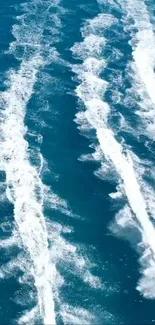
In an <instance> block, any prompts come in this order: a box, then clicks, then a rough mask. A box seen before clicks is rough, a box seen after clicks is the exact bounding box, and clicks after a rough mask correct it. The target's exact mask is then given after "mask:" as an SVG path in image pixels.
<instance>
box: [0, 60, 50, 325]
mask: <svg viewBox="0 0 155 325" xmlns="http://www.w3.org/2000/svg"><path fill="white" fill-rule="evenodd" d="M41 64H42V60H41V58H40V57H39V56H35V57H33V58H31V60H29V61H27V62H23V63H22V64H21V66H20V69H19V71H18V72H17V73H15V72H12V73H11V75H10V83H11V84H10V88H9V89H8V90H7V91H6V92H5V93H3V94H1V100H0V102H1V106H2V108H3V109H4V112H3V117H2V122H1V125H0V130H1V135H2V137H3V141H1V143H0V148H1V168H3V169H4V170H5V172H6V182H7V190H6V192H7V197H8V199H9V200H10V201H11V202H12V203H13V205H14V218H15V220H16V222H17V224H18V228H19V232H20V235H21V238H22V241H23V243H24V245H26V246H27V248H28V251H29V253H30V257H31V260H32V265H33V266H32V270H31V272H32V274H33V276H34V279H35V286H36V288H37V291H38V302H39V309H40V314H41V316H42V317H43V319H44V324H50V323H52V324H55V312H54V300H53V293H52V283H51V275H52V276H53V275H54V272H55V267H54V266H53V265H51V263H50V262H49V252H48V239H47V230H46V224H45V219H44V216H43V211H42V203H41V202H38V200H37V191H42V183H41V180H40V178H39V175H38V173H37V171H36V169H35V168H34V167H33V166H31V165H30V162H29V159H28V144H27V142H26V141H25V139H24V135H25V132H26V128H25V126H24V117H25V109H26V105H27V103H28V101H29V99H30V97H31V94H32V92H33V87H34V84H35V81H36V75H37V71H38V68H39V67H40V66H41Z"/></svg>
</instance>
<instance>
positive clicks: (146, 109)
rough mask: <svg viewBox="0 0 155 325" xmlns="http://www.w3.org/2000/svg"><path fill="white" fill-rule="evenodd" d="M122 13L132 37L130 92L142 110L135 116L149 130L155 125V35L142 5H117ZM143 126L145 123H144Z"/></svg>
mask: <svg viewBox="0 0 155 325" xmlns="http://www.w3.org/2000/svg"><path fill="white" fill-rule="evenodd" d="M119 4H120V7H121V8H122V9H123V17H124V18H123V21H124V26H125V27H124V28H125V29H127V31H128V32H129V34H130V36H131V40H130V41H129V44H130V45H131V47H132V57H133V62H132V63H131V69H132V74H133V73H134V79H135V80H134V79H133V84H134V85H133V88H134V89H136V92H137V93H138V94H139V96H140V100H141V103H140V106H141V107H142V108H143V110H142V111H140V112H138V114H139V115H140V116H141V117H142V118H143V117H144V118H146V120H147V128H148V130H149V129H150V131H151V128H153V130H154V123H155V114H154V107H155V91H154V89H155V73H154V67H155V34H154V26H153V25H152V23H151V19H150V14H149V11H148V8H147V5H146V4H145V2H144V1H139V0H135V1H132V0H128V1H122V0H121V1H119ZM144 123H145V120H144Z"/></svg>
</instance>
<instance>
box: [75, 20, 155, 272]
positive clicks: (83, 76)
mask: <svg viewBox="0 0 155 325" xmlns="http://www.w3.org/2000/svg"><path fill="white" fill-rule="evenodd" d="M98 17H99V21H98V27H97V17H95V18H94V20H93V19H92V20H91V21H89V20H88V21H87V22H86V24H85V26H84V28H82V29H81V34H82V36H83V42H81V43H75V44H74V46H73V47H72V49H71V50H72V53H73V55H74V56H75V57H76V58H80V59H83V63H82V64H81V65H78V64H77V65H74V66H73V71H74V72H75V73H76V75H77V77H78V79H79V81H80V82H81V83H80V85H79V86H77V88H76V94H77V96H78V98H79V99H80V100H81V101H82V102H83V103H84V106H85V108H86V109H85V110H82V111H80V112H79V113H77V115H76V122H77V123H78V124H79V125H80V128H81V130H84V129H85V127H86V128H88V125H89V128H90V129H91V128H93V129H95V130H96V135H97V138H98V141H99V143H100V148H101V150H102V152H103V154H104V156H105V158H106V159H107V160H108V161H110V162H112V164H113V166H114V167H115V169H116V171H117V173H118V175H119V176H120V177H121V179H122V181H123V184H124V191H125V193H126V196H127V198H128V202H129V205H130V207H131V209H132V212H133V214H134V218H135V220H136V224H137V228H138V229H139V230H140V232H141V235H142V240H143V247H145V249H146V248H148V249H149V251H150V254H151V256H152V259H153V260H154V261H155V228H154V226H153V224H152V222H151V220H150V217H149V214H148V212H147V210H148V207H147V205H146V203H145V200H144V197H143V194H142V192H141V188H140V185H139V183H138V177H137V175H136V173H135V171H134V166H133V161H132V157H131V155H130V153H129V151H127V150H126V154H124V153H123V147H122V145H121V144H120V143H119V142H118V141H117V140H116V138H115V135H114V133H113V131H112V130H111V129H110V128H109V127H108V117H109V115H110V107H109V105H108V104H107V103H105V102H104V99H103V98H104V94H105V92H106V89H107V87H108V83H107V82H106V81H105V80H103V79H101V78H100V72H101V71H102V72H103V71H104V69H105V67H106V64H107V62H106V60H103V59H101V58H102V56H101V53H102V50H103V44H104V46H105V44H106V40H105V38H104V37H103V36H102V37H101V36H98V29H99V28H100V30H102V29H103V30H104V29H105V28H107V26H109V27H110V26H111V25H112V24H114V23H116V20H115V19H114V17H113V16H111V17H110V15H109V16H107V15H105V14H102V22H103V23H102V26H101V19H100V18H101V15H99V16H98ZM93 22H94V24H93ZM100 35H101V32H100ZM103 35H104V34H103ZM94 39H95V42H93V40H94ZM94 44H95V46H94ZM86 121H87V122H86ZM122 222H123V221H122ZM145 273H146V274H147V272H145Z"/></svg>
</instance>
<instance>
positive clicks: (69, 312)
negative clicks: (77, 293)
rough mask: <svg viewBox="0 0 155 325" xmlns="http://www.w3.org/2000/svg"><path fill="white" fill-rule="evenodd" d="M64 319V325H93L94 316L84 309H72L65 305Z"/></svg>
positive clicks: (62, 313)
mask: <svg viewBox="0 0 155 325" xmlns="http://www.w3.org/2000/svg"><path fill="white" fill-rule="evenodd" d="M61 315H62V319H63V321H64V324H75V325H76V324H77V325H79V324H84V325H87V324H92V321H93V320H94V318H95V317H94V315H93V314H92V313H90V312H88V311H87V310H85V309H84V308H77V307H72V306H69V305H67V304H66V305H65V304H64V305H63V308H62V311H61Z"/></svg>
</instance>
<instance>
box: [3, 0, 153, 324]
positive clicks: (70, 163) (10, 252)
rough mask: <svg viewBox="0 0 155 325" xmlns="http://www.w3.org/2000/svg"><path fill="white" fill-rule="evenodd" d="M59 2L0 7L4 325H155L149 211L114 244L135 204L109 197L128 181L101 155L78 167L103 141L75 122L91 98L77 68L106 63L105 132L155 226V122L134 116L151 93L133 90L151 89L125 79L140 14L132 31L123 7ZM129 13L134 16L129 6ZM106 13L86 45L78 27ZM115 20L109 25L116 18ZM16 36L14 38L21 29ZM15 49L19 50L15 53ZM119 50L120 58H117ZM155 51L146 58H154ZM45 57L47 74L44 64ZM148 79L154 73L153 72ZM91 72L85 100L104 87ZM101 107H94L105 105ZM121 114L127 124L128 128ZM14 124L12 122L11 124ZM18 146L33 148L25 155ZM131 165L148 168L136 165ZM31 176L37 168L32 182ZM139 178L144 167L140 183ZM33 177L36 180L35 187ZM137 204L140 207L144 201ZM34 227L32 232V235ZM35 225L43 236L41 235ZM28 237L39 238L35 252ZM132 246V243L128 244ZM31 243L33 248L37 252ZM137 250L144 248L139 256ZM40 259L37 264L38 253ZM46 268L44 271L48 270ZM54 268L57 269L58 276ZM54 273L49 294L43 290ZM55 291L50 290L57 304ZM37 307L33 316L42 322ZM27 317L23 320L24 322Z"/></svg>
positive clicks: (131, 19)
mask: <svg viewBox="0 0 155 325" xmlns="http://www.w3.org/2000/svg"><path fill="white" fill-rule="evenodd" d="M57 2H58V1H57ZM57 2H56V1H55V2H54V1H52V0H48V1H44V0H42V1H38V0H32V1H26V2H24V1H23V2H22V1H20V0H18V1H14V0H9V1H1V3H0V18H1V19H0V35H1V36H0V78H1V82H0V90H1V95H0V106H1V115H0V118H1V121H0V123H1V125H2V127H1V130H0V155H1V159H0V181H1V189H0V191H1V198H2V199H1V204H0V218H1V226H0V236H1V245H0V247H1V253H0V265H1V270H0V285H1V297H0V324H17V323H21V324H48V323H47V319H48V322H49V318H50V317H47V315H50V313H51V315H52V316H51V324H53V319H54V318H55V320H56V324H64V325H65V324H67V325H69V324H72V325H74V324H82V323H84V324H93V325H95V324H105V325H106V324H126V325H127V324H152V323H153V322H154V319H155V317H154V309H155V302H154V298H155V294H154V292H155V289H154V285H155V282H154V272H155V267H154V254H155V253H153V246H151V244H150V242H146V243H145V241H144V242H143V240H144V237H145V235H146V237H147V229H145V228H143V227H142V225H141V224H140V220H139V219H138V218H139V215H141V214H142V212H143V211H142V210H140V207H139V210H140V214H138V213H137V215H136V213H135V212H134V211H132V212H133V214H132V217H133V221H134V222H135V224H134V226H133V225H132V226H130V225H127V226H126V227H124V228H123V226H122V229H123V230H120V229H119V230H118V236H117V235H116V236H115V235H114V234H113V233H112V231H111V230H110V228H109V227H110V225H113V228H114V229H117V222H116V221H115V218H116V215H117V213H119V211H120V210H121V209H122V208H123V207H124V206H125V205H128V206H130V208H131V210H132V207H133V205H134V204H133V205H132V202H129V197H128V195H126V187H125V186H124V185H123V186H124V187H123V189H122V193H123V194H122V197H121V198H118V199H112V198H111V197H110V196H109V194H110V193H112V192H116V191H117V189H116V187H117V186H118V185H119V184H120V183H121V184H124V183H123V182H124V179H123V176H121V173H120V175H119V173H118V172H116V170H117V167H116V165H115V163H114V161H112V162H111V161H110V158H109V159H105V153H104V152H102V154H101V151H102V150H101V149H100V158H98V160H97V159H94V158H92V156H91V160H90V159H86V158H85V159H82V158H80V157H82V156H83V155H93V154H94V152H95V151H97V150H98V149H99V140H98V138H97V127H96V126H95V127H94V126H91V125H90V124H89V126H88V127H87V128H86V127H83V129H82V126H83V125H84V124H85V120H83V121H80V122H79V121H77V119H75V118H76V116H77V113H78V112H80V111H83V112H84V111H88V112H89V108H88V106H87V105H88V103H87V101H85V100H83V97H82V98H81V99H82V100H80V99H79V98H78V94H77V92H76V90H77V87H78V86H79V85H80V84H81V83H82V81H81V80H80V77H79V75H80V72H79V71H78V72H77V73H76V68H77V67H81V65H82V64H83V63H84V61H85V60H88V59H90V58H92V57H93V58H95V59H96V60H98V62H99V61H100V60H102V59H104V60H105V62H106V66H105V68H104V69H101V71H100V74H99V73H96V75H95V73H94V72H93V73H94V75H95V76H96V77H97V78H101V79H102V80H105V81H106V82H107V83H108V87H107V89H106V90H105V93H104V94H102V95H101V96H100V94H99V96H100V98H101V99H102V101H104V102H106V103H108V104H109V107H110V113H109V115H108V118H107V120H106V119H105V121H106V122H105V121H104V118H103V120H102V116H101V118H100V122H101V123H102V122H103V123H104V124H103V125H104V127H105V123H107V124H106V127H109V128H110V129H111V130H113V132H114V136H115V139H116V140H117V142H118V143H119V144H121V145H122V147H123V151H122V155H123V154H125V155H126V153H127V151H128V150H130V153H131V158H132V159H133V169H134V170H135V175H137V176H136V177H137V180H138V182H139V184H140V186H141V188H140V190H141V193H142V195H143V191H144V192H145V188H146V186H147V185H148V184H149V185H150V186H152V187H151V191H150V192H149V193H148V194H147V193H146V196H147V197H146V196H145V194H144V201H146V205H147V211H148V216H149V217H150V219H151V222H152V223H151V224H152V226H153V223H154V220H153V207H154V206H153V204H152V206H151V203H150V201H149V200H151V199H152V197H153V196H154V192H153V187H154V178H153V172H152V173H151V169H152V170H153V164H154V134H153V135H152V133H151V135H150V133H149V132H148V133H147V124H151V123H152V120H151V121H150V120H149V119H148V120H147V119H146V118H145V116H144V121H143V119H142V117H141V114H139V115H138V114H137V111H139V112H141V111H140V109H141V107H140V103H141V102H142V99H143V98H142V97H143V92H142V91H141V92H139V93H138V94H137V93H136V91H137V89H141V88H140V87H144V90H145V92H144V94H146V93H147V90H148V88H147V87H146V89H145V82H144V80H143V81H142V84H140V86H139V85H138V83H136V81H135V84H134V80H137V79H136V78H137V77H136V76H137V75H138V72H137V70H134V69H133V70H131V72H130V68H129V64H130V62H132V61H134V57H133V51H134V46H135V47H136V46H138V45H137V44H138V42H140V41H139V39H138V36H137V39H136V40H135V45H132V39H133V38H134V37H135V38H136V35H138V34H136V33H138V28H139V27H137V26H139V25H138V23H137V25H136V24H135V25H136V26H134V27H133V25H132V24H134V19H135V16H134V10H133V13H132V11H131V17H129V18H128V20H126V16H127V12H126V11H125V9H124V7H123V0H122V2H121V1H119V2H117V1H111V2H110V1H108V2H106V1H100V3H99V1H98V2H97V1H95V0H94V1H93V0H87V1H83V0H72V1H70V2H69V1H67V0H62V1H61V2H60V3H59V4H58V3H57ZM127 3H129V5H130V4H131V1H127ZM139 3H142V7H143V5H144V1H143V0H139V1H138V0H137V2H136V1H135V7H136V6H137V7H136V8H138V4H139ZM133 7H134V5H133ZM152 8H153V4H152V3H151V1H146V7H145V9H146V10H147V15H148V17H150V22H151V25H150V27H149V28H152V31H153V33H154V16H153V15H154V12H153V10H152ZM137 12H138V9H137ZM99 14H103V15H105V14H109V15H111V17H114V18H115V22H114V23H113V24H112V25H109V27H105V22H106V19H107V18H106V16H103V17H102V19H101V22H102V23H103V24H101V22H100V23H99V24H98V25H96V26H97V27H93V28H94V29H91V27H90V26H88V28H87V32H86V34H87V35H84V32H82V30H81V28H82V27H83V28H84V26H86V25H89V22H91V21H93V19H94V18H96V17H98V15H99ZM132 14H133V16H132ZM22 15H23V16H22ZM143 15H144V12H142V13H141V16H140V14H139V12H138V14H137V17H138V18H136V19H137V20H138V19H143ZM17 17H22V18H17ZM109 17H110V16H109ZM139 17H140V18H139ZM108 19H109V21H110V19H111V18H108ZM116 19H117V20H116ZM15 25H17V27H16V28H15V27H13V26H15ZM125 26H129V27H128V28H127V27H126V28H125ZM13 28H14V29H13ZM95 28H96V29H95ZM142 28H143V29H144V30H145V29H146V30H149V28H148V27H146V26H145V15H144V21H143V26H142ZM147 28H148V29H147ZM93 33H94V35H95V36H96V37H100V40H101V38H103V37H104V38H105V40H106V44H105V45H104V46H102V49H101V51H97V46H99V45H98V44H97V38H96V48H95V49H94V48H93V49H91V46H92V47H93V44H92V40H91V42H90V43H88V44H87V36H90V34H91V35H92V34H93ZM153 35H154V34H153ZM84 39H85V44H87V48H86V49H83V48H80V50H77V52H76V53H75V51H73V50H71V48H72V47H73V46H75V44H76V43H78V44H79V46H81V45H80V44H83V43H82V42H84ZM154 39H155V36H154ZM98 42H99V41H98ZM10 44H13V46H12V45H11V46H12V47H11V48H10V50H9V47H10ZM147 46H148V44H146V50H147ZM152 46H153V45H152ZM116 49H117V52H118V51H120V52H119V53H118V57H116V56H117V53H116ZM151 49H152V48H151ZM144 50H145V48H144ZM82 51H83V52H82ZM149 51H151V50H150V48H148V52H147V55H148V58H149V55H150V52H149ZM81 53H82V54H81ZM120 53H121V54H120ZM153 53H154V57H153V60H154V61H155V52H153ZM151 55H152V52H151ZM38 56H39V57H41V60H42V62H43V63H42V64H39V63H38V64H37V63H36V62H37V60H38ZM33 58H35V59H34V61H33ZM150 58H152V56H150ZM150 60H151V59H150ZM95 62H96V63H95V64H96V65H97V61H95ZM148 62H149V59H148ZM35 64H36V66H35ZM150 64H151V63H150ZM151 68H152V66H151V65H150V68H148V71H149V69H151ZM35 69H36V70H35ZM84 69H85V71H86V72H85V74H84V78H85V83H86V89H85V93H86V94H88V95H89V91H90V94H91V93H93V91H94V93H95V91H96V94H97V91H98V88H97V86H96V84H97V82H98V80H97V81H93V80H94V79H93V77H92V75H91V74H90V76H88V80H91V78H92V83H93V82H94V84H93V87H92V89H91V90H90V89H89V88H88V84H89V82H88V81H87V79H86V78H87V73H88V74H89V72H90V70H91V66H90V70H89V71H87V68H86V67H84V66H83V67H82V70H83V71H84ZM94 69H95V68H94ZM34 70H35V71H36V72H34V74H35V73H36V74H35V76H34V74H33V71H34ZM80 71H81V70H80ZM93 71H94V70H93ZM93 73H92V74H93ZM13 75H14V76H15V77H12V76H13ZM94 75H93V76H94ZM141 76H142V74H141ZM33 78H34V79H33ZM17 79H18V80H19V82H17V81H16V80H17ZM146 79H147V75H146ZM152 80H153V81H154V79H152ZM153 81H152V82H153ZM95 82H96V84H95ZM150 83H151V80H150ZM91 85H92V84H91ZM84 86H85V84H84ZM90 87H91V86H90ZM132 87H133V88H132ZM102 88H103V86H102ZM94 89H95V90H94ZM81 91H83V88H82V90H81ZM137 92H138V91H137ZM6 94H7V95H6ZM82 94H83V93H82ZM114 95H117V96H120V99H119V100H117V98H116V97H114ZM9 96H10V97H9ZM90 96H91V95H90ZM94 96H95V99H96V98H97V95H94ZM140 96H142V97H140ZM79 97H80V95H79ZM86 97H87V96H86ZM148 97H149V95H148ZM8 98H9V99H8ZM87 99H88V101H89V98H87ZM90 99H91V98H90ZM150 101H151V104H150V102H149V104H148V107H147V109H148V110H149V109H150V110H151V108H150V107H152V109H154V108H155V107H154V106H155V103H154V102H153V99H152V98H151V96H150ZM94 105H95V102H94ZM145 105H146V104H145ZM94 108H95V107H94ZM147 109H146V110H147ZM5 112H6V113H5ZM7 112H8V113H7ZM120 114H121V116H122V117H123V118H124V119H125V121H126V124H125V123H124V124H121V118H120ZM82 116H83V115H82ZM94 119H95V115H94ZM14 120H15V121H16V122H15V124H14V123H13V121H14ZM7 121H10V122H9V123H8V124H7ZM77 122H78V123H77ZM94 123H95V122H94ZM16 125H17V128H16ZM94 125H95V124H94ZM24 126H25V129H24ZM18 130H19V131H18ZM21 139H25V140H26V141H27V146H25V142H22V141H21ZM105 141H106V140H105ZM9 143H10V146H11V147H10V146H9ZM9 148H12V152H11V149H9ZM16 148H18V149H17V151H16ZM111 150H113V148H112V147H111ZM109 152H110V151H109ZM134 154H135V155H136V157H138V158H139V160H140V162H137V161H136V158H135V156H134ZM116 155H117V152H116V153H115V156H116ZM109 157H110V154H109ZM138 158H137V159H138ZM146 160H147V161H146ZM124 161H125V160H124ZM138 164H139V165H138ZM101 165H102V167H104V166H105V167H106V168H108V167H107V166H110V167H109V171H108V172H107V173H106V172H105V171H104V170H101V172H100V173H99V174H98V176H97V175H96V173H97V171H98V170H99V169H100V167H101ZM12 166H14V167H12ZM29 166H33V169H31V168H30V173H28V171H29ZM141 167H143V168H144V174H143V175H141V169H140V168H141ZM35 172H36V174H35ZM31 174H32V177H31V176H29V175H31ZM36 175H38V176H36ZM37 177H38V178H37ZM121 177H122V178H121ZM29 179H30V181H29ZM133 186H134V185H133ZM131 187H132V184H131ZM131 191H134V188H131ZM136 195H137V194H136V193H135V202H136V200H137V202H138V198H137V197H136ZM56 196H57V197H56ZM150 198H151V199H150ZM61 200H63V201H61ZM152 200H153V199H152ZM20 204H21V206H20ZM149 204H150V206H149ZM40 209H41V210H42V214H41V212H40V211H41V210H40ZM150 211H151V212H150ZM124 213H125V212H124ZM42 215H43V219H44V220H45V221H46V224H47V230H46V228H44V226H43V222H42V223H40V222H41V221H40V220H41V218H42ZM31 219H32V222H31ZM38 220H39V221H38ZM121 220H122V219H121ZM24 222H25V223H24ZM26 222H29V223H28V226H27V224H26ZM37 222H39V225H41V226H38V228H35V223H36V224H37ZM24 225H25V226H24ZM39 227H40V228H39ZM65 227H68V228H70V231H67V230H66V228H65ZM153 227H154V226H153ZM120 228H121V227H120ZM38 229H40V230H38ZM139 229H141V231H139ZM153 229H154V228H153ZM39 231H40V232H39ZM140 233H141V235H140ZM31 235H32V236H34V237H33V238H34V241H33V242H32V241H31ZM143 236H144V237H143ZM150 236H151V234H150ZM46 237H47V242H48V245H49V246H48V249H46V248H45V250H44V247H46V240H44V241H43V239H42V238H46ZM126 237H127V239H130V240H125V238H126ZM26 238H30V239H29V241H27V240H26ZM39 241H40V242H41V241H43V245H42V246H41V245H40V246H39ZM140 242H141V243H143V244H142V247H143V248H142V249H141V251H140V252H139V253H138V251H137V249H138V247H139V244H140ZM31 244H32V245H31ZM69 245H72V246H69ZM35 249H36V251H37V253H36V255H35V259H36V260H35V261H34V260H32V251H33V250H35ZM41 249H42V250H43V251H41ZM147 249H148V250H150V251H149V252H151V253H149V254H148V259H146V260H145V265H143V266H142V264H143V263H142V262H140V261H139V259H140V257H142V256H143V254H144V253H145V252H146V251H147ZM46 254H49V260H50V261H49V262H46ZM43 257H45V262H44V260H43ZM37 258H40V260H39V261H40V262H37ZM41 261H42V262H41ZM37 263H38V264H37ZM149 263H152V269H151V271H150V269H149V268H148V269H147V267H148V265H149ZM36 265H37V267H36ZM40 265H43V266H44V265H45V270H43V269H41V266H40ZM50 265H55V267H56V269H57V272H56V273H55V271H54V268H51V269H50ZM48 267H49V274H48V275H47V283H46V280H45V282H44V279H45V278H46V276H45V275H46V271H47V269H48ZM146 270H147V271H148V273H149V274H151V275H150V277H149V275H148V278H147V274H146V279H144V281H145V286H146V290H145V289H144V288H143V286H141V287H140V289H139V290H137V283H138V282H139V280H140V278H141V273H142V274H145V271H146ZM42 272H43V273H42ZM52 272H53V273H52ZM58 273H59V274H58ZM88 273H89V274H88ZM90 273H91V274H92V275H90ZM60 275H61V280H60V278H59V277H60ZM93 276H95V277H94V278H93ZM62 279H63V281H62ZM148 279H149V280H148ZM37 281H38V282H37ZM61 281H62V283H61ZM95 281H96V283H97V284H96V285H95ZM100 282H101V284H102V285H100ZM38 283H41V284H38ZM42 283H43V284H42ZM60 283H61V284H60ZM149 283H150V284H151V285H150V286H149ZM48 284H49V287H50V288H52V290H51V293H50V297H49V294H48V289H47V288H48ZM46 285H47V286H46ZM95 286H96V288H95ZM44 287H45V290H44ZM38 288H41V289H38ZM37 290H38V291H37ZM39 290H40V291H39ZM145 292H147V295H148V296H149V295H150V296H151V295H152V297H151V299H149V297H146V294H145ZM38 297H43V298H40V299H42V300H40V301H41V305H40V307H39V302H38V301H39V298H38ZM50 299H51V300H54V312H53V310H52V306H51V307H49V308H48V303H47V301H49V300H50ZM43 300H44V302H43ZM49 304H50V303H49ZM33 308H34V310H35V308H36V311H34V313H33ZM28 312H30V314H27V313H28ZM31 314H33V315H32V318H31ZM91 314H92V315H93V316H91ZM53 315H54V316H53ZM24 316H25V317H27V318H25V320H24V318H22V320H21V317H24ZM52 317H53V318H52Z"/></svg>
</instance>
